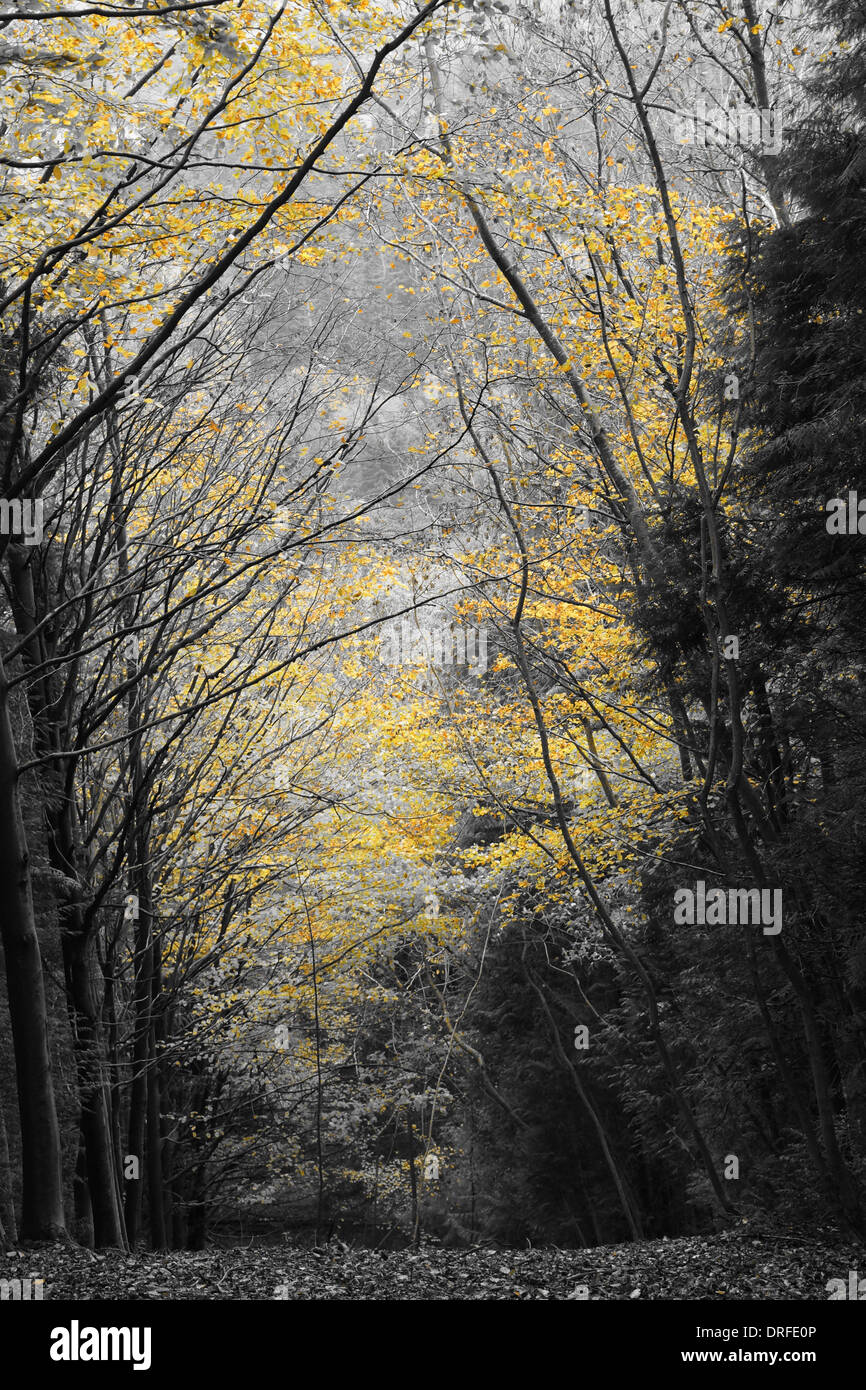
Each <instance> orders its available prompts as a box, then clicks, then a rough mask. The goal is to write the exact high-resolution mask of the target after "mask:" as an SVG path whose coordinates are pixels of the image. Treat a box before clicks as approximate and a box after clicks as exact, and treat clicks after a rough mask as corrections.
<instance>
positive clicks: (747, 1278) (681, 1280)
mask: <svg viewBox="0 0 866 1390" xmlns="http://www.w3.org/2000/svg"><path fill="white" fill-rule="evenodd" d="M858 1260H859V1263H860V1267H861V1268H863V1267H864V1261H866V1252H864V1250H863V1249H862V1248H860V1249H858V1248H857V1247H856V1246H854V1245H852V1244H851V1243H850V1241H845V1240H843V1239H841V1238H838V1239H837V1238H834V1237H833V1236H832V1235H831V1234H829V1233H827V1234H823V1233H822V1235H821V1237H820V1238H819V1239H814V1238H812V1239H810V1238H808V1237H806V1236H805V1235H796V1234H793V1233H791V1234H788V1235H785V1234H782V1235H773V1236H770V1235H766V1234H765V1235H758V1234H756V1233H755V1232H754V1231H750V1230H747V1229H737V1230H733V1231H725V1232H722V1233H719V1234H716V1235H709V1236H688V1237H682V1238H679V1239H676V1240H668V1239H667V1238H665V1239H664V1240H653V1241H642V1242H639V1243H637V1244H625V1245H617V1246H613V1245H609V1246H599V1247H595V1248H593V1249H588V1250H562V1249H558V1248H556V1247H545V1248H539V1249H524V1250H514V1249H501V1248H490V1247H472V1248H470V1249H464V1250H446V1249H443V1248H442V1247H441V1246H440V1245H436V1244H430V1245H427V1244H425V1245H424V1246H423V1247H422V1248H421V1249H420V1250H418V1251H414V1250H402V1251H375V1250H370V1249H350V1248H348V1247H346V1246H344V1245H342V1244H341V1243H339V1242H332V1243H330V1244H329V1245H327V1246H326V1247H324V1248H321V1249H298V1248H294V1247H291V1246H289V1245H277V1246H275V1245H259V1246H250V1247H248V1248H234V1249H213V1248H210V1249H207V1250H204V1251H200V1252H191V1251H182V1252H172V1253H169V1254H165V1253H162V1254H150V1253H140V1254H135V1255H125V1254H122V1253H120V1252H115V1251H106V1252H99V1253H94V1252H93V1251H89V1250H85V1249H82V1248H80V1247H76V1246H70V1245H60V1244H58V1245H52V1246H39V1247H30V1248H26V1247H25V1248H22V1249H20V1250H18V1249H15V1250H7V1251H5V1252H3V1253H2V1255H0V1279H11V1278H27V1277H31V1278H42V1279H44V1281H45V1286H44V1295H43V1296H44V1298H45V1299H52V1300H63V1299H74V1300H77V1299H132V1300H140V1299H143V1300H151V1299H153V1300H177V1299H196V1300H208V1301H210V1300H216V1299H232V1300H235V1299H274V1298H283V1299H290V1300H312V1299H348V1300H365V1299H401V1300H402V1299H409V1300H424V1299H448V1300H467V1299H495V1300H503V1299H506V1300H512V1299H520V1300H522V1301H524V1302H525V1301H526V1300H538V1299H542V1300H564V1299H580V1300H583V1299H605V1300H606V1299H712V1300H715V1301H719V1302H721V1301H730V1300H731V1299H744V1298H746V1299H754V1298H756V1299H806V1298H816V1299H822V1300H826V1299H827V1298H828V1294H827V1291H826V1285H827V1281H828V1280H829V1279H834V1278H841V1279H847V1277H848V1271H849V1270H852V1269H857V1268H858Z"/></svg>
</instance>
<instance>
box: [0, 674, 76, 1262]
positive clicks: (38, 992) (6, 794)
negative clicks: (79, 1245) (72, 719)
mask: <svg viewBox="0 0 866 1390" xmlns="http://www.w3.org/2000/svg"><path fill="white" fill-rule="evenodd" d="M0 882H2V884H3V895H2V909H0V936H2V940H3V951H4V954H5V957H6V989H7V993H8V997H9V1017H10V1021H11V1025H12V1044H13V1048H14V1051H15V1077H16V1083H17V1088H18V1109H19V1114H20V1117H21V1159H22V1169H23V1195H22V1213H21V1236H22V1238H23V1239H25V1240H55V1239H57V1237H58V1236H62V1235H64V1234H65V1231H66V1222H65V1217H64V1212H63V1166H62V1153H61V1146H60V1126H59V1124H58V1122H57V1107H56V1104H55V1100H54V1083H53V1079H52V1075H51V1055H50V1051H49V1047H48V1014H47V1009H46V1004H45V985H44V980H43V976H42V957H41V955H40V951H39V939H38V937H37V934H36V920H35V915H34V912H33V893H32V887H31V882H30V854H29V851H28V848H27V841H26V837H25V833H24V824H23V821H22V819H21V805H20V800H19V795H18V763H17V757H16V752H15V740H14V735H13V732H12V721H11V717H10V710H9V687H8V683H7V678H6V672H5V668H4V666H3V663H2V661H0Z"/></svg>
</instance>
